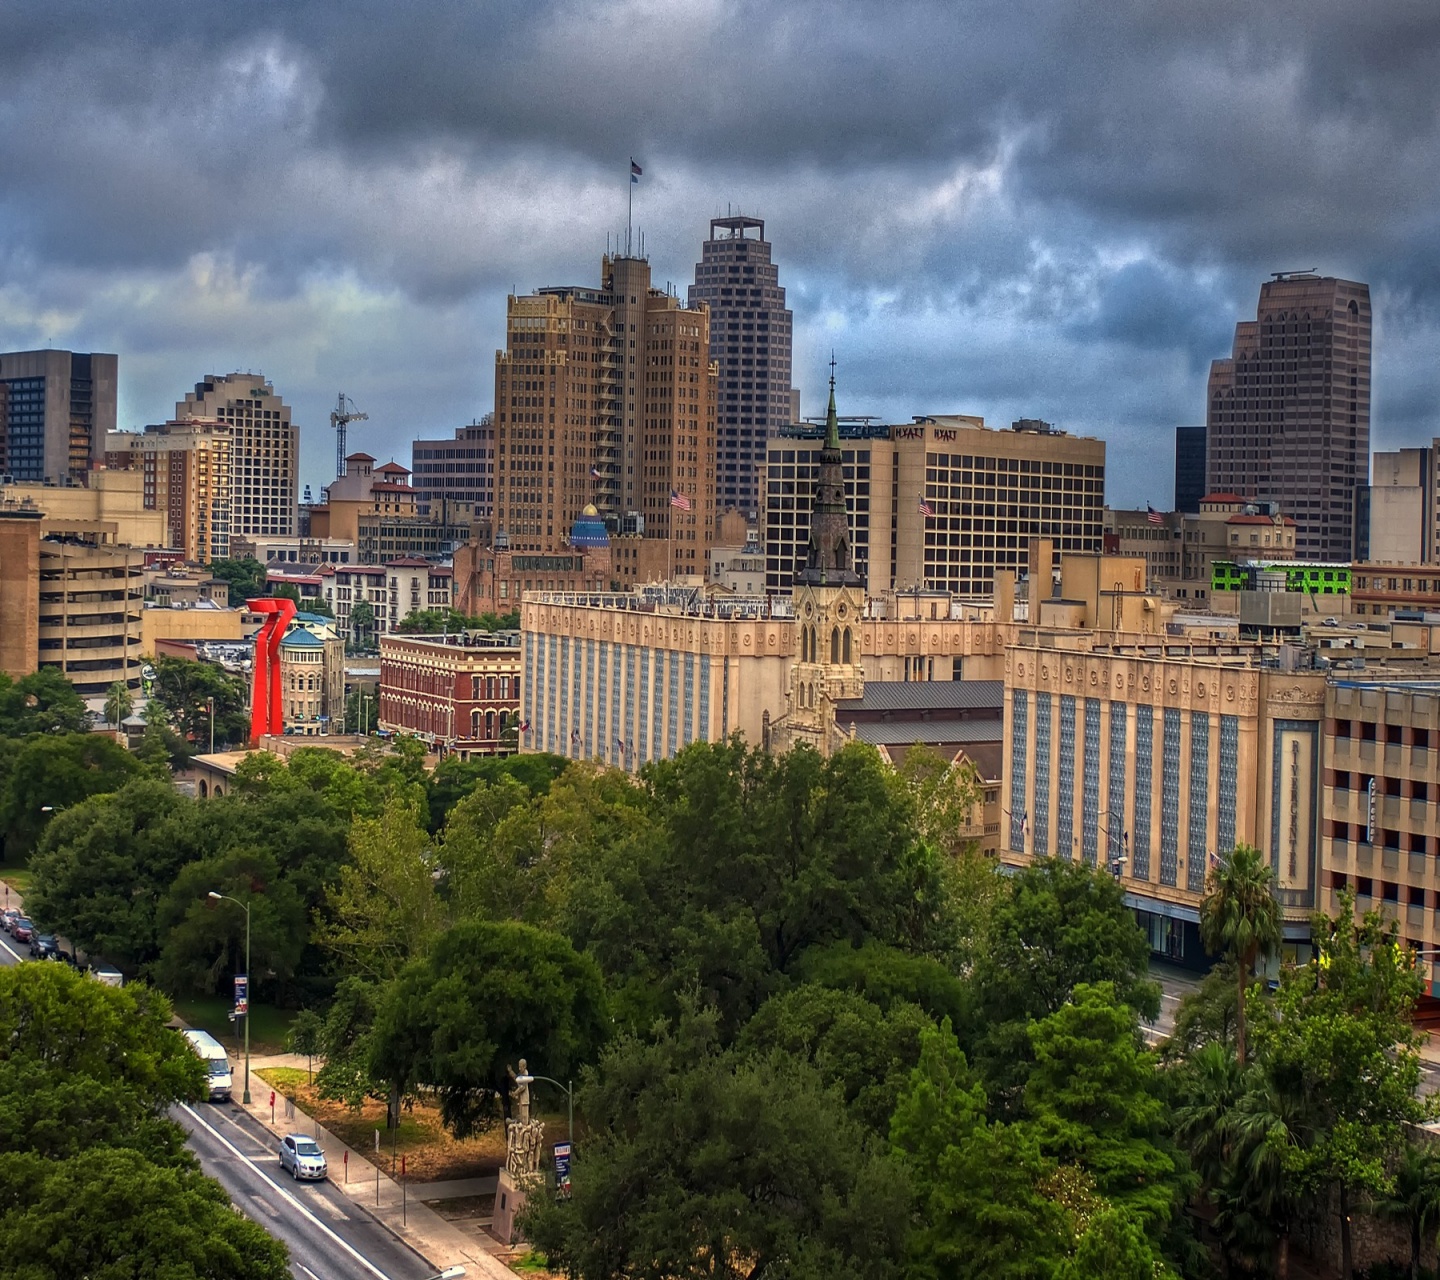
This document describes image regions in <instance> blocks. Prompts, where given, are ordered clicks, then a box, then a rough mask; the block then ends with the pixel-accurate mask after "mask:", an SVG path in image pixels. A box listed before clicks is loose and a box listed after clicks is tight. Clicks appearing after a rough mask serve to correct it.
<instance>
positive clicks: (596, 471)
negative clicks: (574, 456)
mask: <svg viewBox="0 0 1440 1280" xmlns="http://www.w3.org/2000/svg"><path fill="white" fill-rule="evenodd" d="M590 474H591V475H592V476H594V477H595V479H597V480H599V479H600V478H601V476H600V468H599V467H591V468H590Z"/></svg>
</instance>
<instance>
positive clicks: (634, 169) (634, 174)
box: [630, 160, 645, 182]
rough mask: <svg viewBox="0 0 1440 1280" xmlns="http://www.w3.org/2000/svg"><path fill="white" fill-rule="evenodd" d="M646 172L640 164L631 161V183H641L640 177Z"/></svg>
mask: <svg viewBox="0 0 1440 1280" xmlns="http://www.w3.org/2000/svg"><path fill="white" fill-rule="evenodd" d="M644 172H645V170H644V169H642V168H641V167H640V166H639V165H638V164H636V163H635V161H633V160H632V161H630V181H631V182H639V181H640V175H641V174H642V173H644Z"/></svg>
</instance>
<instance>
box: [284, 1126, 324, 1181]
mask: <svg viewBox="0 0 1440 1280" xmlns="http://www.w3.org/2000/svg"><path fill="white" fill-rule="evenodd" d="M280 1167H281V1168H282V1169H288V1170H289V1171H290V1176H291V1177H292V1178H294V1179H295V1180H296V1181H297V1182H298V1181H299V1180H300V1179H301V1178H311V1179H315V1180H319V1179H321V1178H324V1177H325V1176H326V1174H327V1173H328V1172H329V1170H328V1169H327V1168H326V1165H325V1153H324V1152H323V1151H321V1150H320V1144H319V1143H318V1142H316V1141H315V1139H314V1138H311V1137H309V1136H307V1135H306V1134H303V1133H290V1134H286V1135H285V1140H284V1141H283V1142H282V1143H281V1144H280Z"/></svg>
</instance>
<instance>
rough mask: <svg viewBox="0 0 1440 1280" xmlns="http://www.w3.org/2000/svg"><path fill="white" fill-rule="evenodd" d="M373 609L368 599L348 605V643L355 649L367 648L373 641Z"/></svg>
mask: <svg viewBox="0 0 1440 1280" xmlns="http://www.w3.org/2000/svg"><path fill="white" fill-rule="evenodd" d="M374 629H375V610H374V609H373V608H372V607H371V605H370V602H369V601H368V600H360V601H357V602H356V603H355V604H353V605H351V606H350V643H351V644H352V645H353V646H354V647H355V648H356V649H368V648H369V647H370V646H371V645H373V644H374V643H375V637H374V636H373V635H372V634H371V633H372V632H373V631H374Z"/></svg>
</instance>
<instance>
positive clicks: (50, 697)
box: [0, 667, 90, 738]
mask: <svg viewBox="0 0 1440 1280" xmlns="http://www.w3.org/2000/svg"><path fill="white" fill-rule="evenodd" d="M89 727H90V713H89V711H87V710H86V708H85V700H84V699H83V698H82V697H81V696H80V695H79V693H77V692H76V690H75V686H74V685H73V684H71V683H70V681H68V680H67V679H66V678H65V677H64V675H63V674H61V672H60V671H58V670H57V669H56V668H55V667H41V668H40V670H39V671H36V672H34V673H33V674H31V675H28V676H22V677H21V678H20V679H19V680H15V679H13V678H12V677H10V676H8V675H4V674H3V673H0V738H23V737H25V736H27V735H28V734H32V733H84V732H85V731H86V730H87V729H89Z"/></svg>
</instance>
